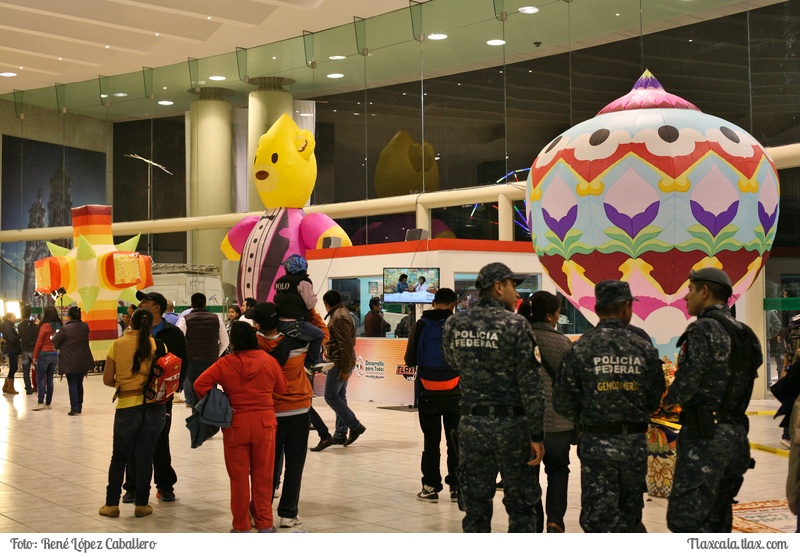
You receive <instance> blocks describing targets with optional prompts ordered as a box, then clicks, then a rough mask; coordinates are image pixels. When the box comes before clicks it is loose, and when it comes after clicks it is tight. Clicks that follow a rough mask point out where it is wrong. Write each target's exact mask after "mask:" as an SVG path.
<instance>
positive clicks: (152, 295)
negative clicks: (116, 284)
mask: <svg viewBox="0 0 800 557" xmlns="http://www.w3.org/2000/svg"><path fill="white" fill-rule="evenodd" d="M136 299H137V300H139V301H140V302H144V301H145V300H150V301H151V302H154V303H155V304H157V305H158V306H160V307H161V314H162V315H163V313H164V312H165V311H167V299H166V298H165V297H164V295H163V294H161V293H160V292H142V291H141V290H139V291H138V292H137V293H136Z"/></svg>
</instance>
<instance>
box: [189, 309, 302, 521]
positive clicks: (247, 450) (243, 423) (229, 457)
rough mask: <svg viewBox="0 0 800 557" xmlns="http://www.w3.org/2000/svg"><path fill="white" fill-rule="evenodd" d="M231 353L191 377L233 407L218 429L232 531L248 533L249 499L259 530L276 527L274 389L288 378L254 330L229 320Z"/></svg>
mask: <svg viewBox="0 0 800 557" xmlns="http://www.w3.org/2000/svg"><path fill="white" fill-rule="evenodd" d="M230 338H231V345H232V346H233V353H232V354H228V355H227V356H224V357H223V358H220V359H219V360H217V361H216V362H215V363H214V364H213V365H212V366H211V367H209V368H208V369H207V370H206V371H204V372H203V374H202V375H200V377H198V378H197V380H196V381H195V382H194V389H195V391H196V392H197V396H198V397H200V398H202V397H204V396H205V395H206V394H207V393H208V391H210V390H211V389H213V388H215V385H216V384H219V385H220V386H222V388H223V389H224V390H225V393H226V394H227V395H228V397H229V398H230V402H231V406H232V407H233V420H232V422H231V427H228V428H224V429H223V430H222V439H223V445H224V450H225V467H226V468H227V469H228V476H229V477H230V480H231V513H232V514H233V530H231V532H249V531H250V529H251V526H250V501H251V498H252V502H253V514H254V518H255V526H256V528H257V529H258V531H259V532H274V531H275V526H274V525H273V523H272V473H273V466H274V463H275V429H276V427H277V423H278V422H277V421H276V419H275V410H274V406H273V402H272V393H273V392H275V393H278V394H282V393H283V392H284V391H285V390H286V379H285V378H284V376H283V372H282V371H281V367H280V366H279V365H278V362H277V361H275V358H273V357H272V356H270V355H269V354H267V353H266V352H264V351H263V350H260V349H259V347H258V341H257V340H256V331H255V330H254V329H253V328H252V327H251V326H250V325H248V324H247V323H245V322H243V321H237V322H235V323H233V324H232V325H231V335H230Z"/></svg>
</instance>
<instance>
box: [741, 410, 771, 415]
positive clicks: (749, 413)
mask: <svg viewBox="0 0 800 557" xmlns="http://www.w3.org/2000/svg"><path fill="white" fill-rule="evenodd" d="M775 413H776V412H775V410H754V411H752V412H745V413H744V415H745V416H774V415H775Z"/></svg>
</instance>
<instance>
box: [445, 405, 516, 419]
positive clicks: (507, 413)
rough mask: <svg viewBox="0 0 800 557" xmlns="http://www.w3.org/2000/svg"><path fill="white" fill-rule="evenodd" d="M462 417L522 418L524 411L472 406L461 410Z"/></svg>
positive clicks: (511, 408) (503, 406) (504, 407)
mask: <svg viewBox="0 0 800 557" xmlns="http://www.w3.org/2000/svg"><path fill="white" fill-rule="evenodd" d="M461 415H462V416H493V417H495V418H507V417H511V416H524V415H525V409H524V408H523V407H522V406H508V405H502V406H473V407H472V408H462V409H461Z"/></svg>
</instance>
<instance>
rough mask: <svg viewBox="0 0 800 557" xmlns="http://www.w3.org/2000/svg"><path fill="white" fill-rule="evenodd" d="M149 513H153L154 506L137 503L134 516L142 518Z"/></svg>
mask: <svg viewBox="0 0 800 557" xmlns="http://www.w3.org/2000/svg"><path fill="white" fill-rule="evenodd" d="M148 514H153V507H151V506H150V505H136V508H135V509H133V516H135V517H136V518H142V517H143V516H147V515H148Z"/></svg>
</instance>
